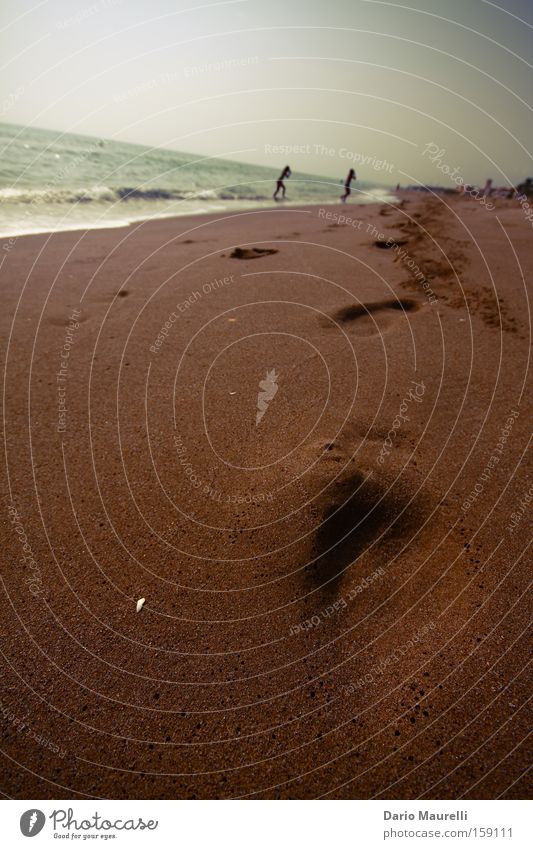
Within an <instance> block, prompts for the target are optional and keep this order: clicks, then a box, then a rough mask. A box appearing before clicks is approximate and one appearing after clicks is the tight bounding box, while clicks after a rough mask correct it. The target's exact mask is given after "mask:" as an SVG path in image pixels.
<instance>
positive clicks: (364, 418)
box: [1, 193, 533, 798]
mask: <svg viewBox="0 0 533 849" xmlns="http://www.w3.org/2000/svg"><path fill="white" fill-rule="evenodd" d="M403 200H404V203H403V204H401V205H400V207H399V208H398V207H385V208H381V209H380V208H379V207H357V206H355V205H351V206H350V205H348V206H346V207H341V206H340V205H339V206H332V207H330V208H329V209H328V210H327V212H328V213H329V214H330V216H331V215H334V214H344V215H350V216H352V217H353V218H354V219H357V220H358V221H361V224H360V225H357V224H356V225H355V226H352V225H351V224H349V225H347V226H338V225H336V224H335V223H334V221H333V220H332V218H331V217H329V218H326V217H325V211H323V213H320V212H319V210H318V208H316V207H315V208H313V207H308V208H290V207H282V208H276V209H273V210H261V211H257V212H254V213H236V214H235V213H234V214H229V215H222V216H221V217H215V216H207V217H203V218H196V219H195V218H181V219H174V220H165V221H158V222H151V223H144V224H142V225H138V226H134V227H131V228H129V229H127V230H107V231H106V230H103V231H93V232H89V233H87V234H82V233H64V234H56V235H54V236H52V237H49V236H45V235H43V236H28V237H24V238H20V239H18V240H16V242H15V244H14V245H10V244H9V243H7V240H4V242H5V243H6V244H4V250H3V254H2V255H3V257H4V263H3V266H2V279H3V283H4V286H3V304H2V315H1V327H2V338H3V339H4V340H6V342H5V345H4V347H3V357H4V361H5V366H4V374H5V383H4V390H5V395H4V424H5V437H6V455H5V458H6V462H7V469H8V474H7V478H6V477H4V478H3V494H4V503H5V507H4V510H3V515H2V550H3V554H4V556H3V593H4V606H3V610H4V614H3V619H2V651H3V656H4V661H3V673H4V674H3V678H2V681H3V684H2V688H3V689H2V692H1V704H2V710H1V715H2V725H3V734H4V737H3V753H4V754H3V783H2V791H3V793H4V794H6V795H7V796H12V797H17V798H24V797H25V798H65V797H73V798H77V797H79V798H83V797H93V796H94V797H117V798H121V797H130V798H138V797H140V798H220V797H221V798H229V797H231V798H235V797H255V798H315V797H320V796H328V798H371V797H381V798H416V797H419V796H425V797H427V798H458V797H464V798H488V797H496V796H500V795H501V796H503V797H505V798H517V797H521V796H523V795H524V793H525V775H524V772H525V770H526V767H527V764H528V758H527V744H526V740H525V737H526V734H527V730H528V724H529V723H528V715H527V705H526V700H527V698H528V687H527V679H526V672H525V666H526V664H527V661H528V655H527V651H526V636H527V631H526V629H527V626H528V621H529V616H528V605H527V595H525V593H526V590H527V586H528V572H527V545H528V540H529V539H530V529H531V524H530V506H529V501H530V500H531V496H530V495H528V492H529V487H530V485H531V476H530V477H529V478H528V471H527V455H526V454H525V451H526V449H527V445H528V440H529V436H530V411H531V407H530V406H529V407H528V397H530V394H529V396H528V390H530V386H528V385H527V383H526V381H527V377H528V375H527V368H528V354H529V348H530V335H529V334H530V323H529V319H530V316H529V303H528V299H527V295H526V289H525V283H524V281H525V280H527V279H531V274H532V272H533V248H532V245H533V241H532V236H533V233H532V230H531V226H530V225H529V224H528V223H527V221H526V220H525V219H524V216H523V213H522V211H521V210H520V209H519V208H517V206H516V205H513V204H511V203H510V202H505V201H497V209H496V210H495V211H492V212H489V211H487V210H485V209H483V207H482V206H481V205H480V204H479V203H477V202H475V201H473V200H468V201H466V200H461V199H458V198H450V197H449V196H444V197H443V198H441V199H438V198H433V197H429V196H421V195H418V194H412V195H409V194H407V193H406V194H404V195H403ZM369 225H372V227H374V228H375V230H373V229H372V227H370V226H369ZM389 237H394V238H395V239H396V240H397V241H398V242H403V241H406V244H405V245H403V247H401V248H400V247H396V248H395V247H390V248H387V247H385V248H384V247H383V246H381V247H380V248H378V247H376V245H375V242H379V241H382V242H383V241H387V239H389ZM236 248H240V250H238V251H235V249H236ZM257 249H258V250H257ZM400 250H402V251H405V252H406V253H405V254H400ZM262 251H266V252H265V253H262ZM409 265H410V266H411V267H409ZM213 281H218V282H213ZM424 281H425V283H424ZM178 302H179V303H180V304H181V308H179V307H177V306H176V305H177V304H178ZM73 309H78V310H81V315H80V318H79V322H78V324H79V326H78V327H74V329H73V330H72V332H71V336H72V340H70V341H69V343H68V344H69V345H70V349H67V350H69V357H68V359H65V358H64V355H62V353H61V352H62V349H63V346H64V344H65V337H66V334H67V326H68V325H69V316H70V315H71V314H72V310H73ZM172 313H174V315H175V318H174V319H173V320H172V321H168V319H169V316H171V314H172ZM167 321H168V326H167V327H166V329H165V330H164V331H163V335H162V336H161V337H160V340H163V341H162V344H160V345H159V346H158V347H157V346H156V347H155V350H156V351H157V353H154V352H153V351H152V350H151V346H155V342H156V340H157V338H158V334H159V333H160V332H161V328H162V327H163V328H164V326H165V322H167ZM62 360H63V363H66V366H65V365H63V372H61V371H60V370H61V368H62ZM273 371H274V372H275V374H272V372H273ZM267 372H271V374H270V377H269V378H268V377H267ZM58 374H59V376H60V377H63V378H64V379H63V381H61V380H60V381H59V382H58V380H57V375H58ZM260 381H264V383H263V385H262V386H261V387H260V386H259V382H260ZM265 381H266V382H265ZM273 384H276V385H277V387H278V389H277V393H275V394H273V393H274V389H273V388H272V387H273ZM58 388H62V391H64V392H65V394H64V395H63V396H62V397H63V398H64V399H65V406H66V415H65V417H64V418H63V419H62V422H63V425H64V427H63V430H62V431H58V421H59V418H58V416H59V411H58ZM259 392H264V393H265V394H264V395H263V396H262V397H264V398H266V401H265V403H263V404H262V405H261V407H262V410H263V412H264V414H263V416H262V418H261V420H260V422H259V424H258V425H256V413H257V412H258V409H257V401H258V393H259ZM271 395H273V397H272V398H271V400H270V401H269V400H268V398H269V397H270V396H271ZM502 433H503V436H502ZM491 458H497V459H491ZM526 495H527V499H529V500H527V499H526V500H524V499H525V497H526ZM465 502H466V503H465ZM521 503H522V506H521ZM9 505H12V506H13V508H14V509H16V511H18V512H17V514H15V513H14V512H13V510H11V512H10V510H9ZM512 514H514V517H515V518H512ZM516 517H518V520H517V518H516ZM514 524H516V526H515V527H513V528H511V525H514ZM23 535H24V536H23ZM24 545H26V548H25V549H24ZM23 555H24V556H25V557H26V560H25V561H22V557H23ZM141 597H144V598H145V599H146V603H145V605H144V607H143V609H142V610H141V611H140V613H136V612H135V606H136V602H137V600H138V599H140V598H141Z"/></svg>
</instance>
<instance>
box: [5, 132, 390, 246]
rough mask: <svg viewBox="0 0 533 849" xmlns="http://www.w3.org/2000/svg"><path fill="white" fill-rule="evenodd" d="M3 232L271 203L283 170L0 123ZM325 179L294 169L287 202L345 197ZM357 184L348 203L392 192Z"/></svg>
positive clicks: (86, 225)
mask: <svg viewBox="0 0 533 849" xmlns="http://www.w3.org/2000/svg"><path fill="white" fill-rule="evenodd" d="M0 151H1V157H0V236H15V235H21V234H23V233H43V232H44V233H47V232H54V231H57V230H78V229H95V228H100V227H123V226H126V225H128V224H130V223H132V222H134V221H142V220H145V219H150V218H164V217H169V216H176V215H195V214H203V213H208V212H217V211H225V210H230V209H247V208H250V209H251V208H257V207H261V206H274V205H275V201H273V200H272V192H273V190H274V188H275V181H276V179H277V177H278V175H279V172H280V170H281V167H282V166H283V165H284V164H285V163H284V162H281V161H280V168H279V169H273V168H269V167H263V166H256V165H247V164H244V163H240V162H233V161H230V160H226V159H214V158H205V157H200V156H195V155H193V154H189V153H180V152H177V151H173V150H167V149H162V148H148V147H143V146H141V145H136V144H128V143H126V142H118V141H112V140H109V139H97V138H93V137H89V136H79V135H75V134H73V133H60V132H53V131H50V130H41V129H34V128H25V127H19V126H15V125H12V124H1V123H0ZM340 191H341V186H340V184H339V182H338V181H335V180H332V179H331V178H327V177H320V176H313V175H310V174H303V173H299V172H293V176H292V177H291V179H290V180H289V181H288V182H287V197H288V201H286V202H285V203H286V204H325V203H332V202H336V201H337V200H338V197H339V194H340ZM392 199H393V196H392V195H391V194H390V193H389V191H388V190H387V189H385V188H383V187H382V186H381V187H379V186H375V185H372V184H369V183H366V184H365V183H357V184H356V188H355V190H353V191H352V197H351V198H350V203H354V202H355V203H372V202H376V201H382V202H384V201H387V200H392Z"/></svg>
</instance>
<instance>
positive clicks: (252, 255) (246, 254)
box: [230, 248, 279, 259]
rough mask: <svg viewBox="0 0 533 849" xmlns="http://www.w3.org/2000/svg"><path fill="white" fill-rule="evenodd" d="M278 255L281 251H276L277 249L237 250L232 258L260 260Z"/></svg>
mask: <svg viewBox="0 0 533 849" xmlns="http://www.w3.org/2000/svg"><path fill="white" fill-rule="evenodd" d="M277 253H279V251H277V250H275V248H235V250H234V251H233V253H231V254H230V256H231V257H233V259H259V257H262V256H268V255H269V254H277Z"/></svg>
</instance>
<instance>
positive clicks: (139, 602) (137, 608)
mask: <svg viewBox="0 0 533 849" xmlns="http://www.w3.org/2000/svg"><path fill="white" fill-rule="evenodd" d="M145 601H146V599H145V598H140V599H139V601H138V602H137V607H136V611H137V613H139V612H140V611H141V610H142V606H143V604H144V602H145Z"/></svg>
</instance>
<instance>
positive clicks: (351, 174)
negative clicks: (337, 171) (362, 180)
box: [341, 168, 357, 203]
mask: <svg viewBox="0 0 533 849" xmlns="http://www.w3.org/2000/svg"><path fill="white" fill-rule="evenodd" d="M352 180H357V176H356V173H355V171H354V170H353V168H350V170H349V171H348V176H347V177H346V180H345V181H344V194H343V195H341V200H342V202H343V203H346V198H348V197H350V195H351V193H352V190H351V188H350V183H351V182H352Z"/></svg>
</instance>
